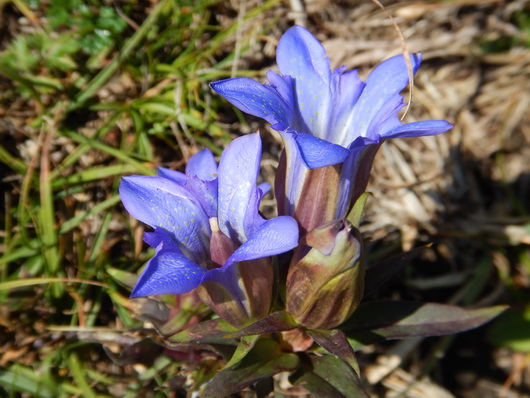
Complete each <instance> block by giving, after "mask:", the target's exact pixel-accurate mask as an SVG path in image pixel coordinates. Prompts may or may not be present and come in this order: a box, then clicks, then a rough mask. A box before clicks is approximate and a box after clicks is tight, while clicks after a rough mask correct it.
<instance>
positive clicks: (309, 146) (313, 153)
mask: <svg viewBox="0 0 530 398" xmlns="http://www.w3.org/2000/svg"><path fill="white" fill-rule="evenodd" d="M293 135H294V139H295V140H296V143H297V145H298V148H299V149H300V154H301V156H302V159H303V160H304V162H305V164H306V165H307V167H309V168H310V169H317V168H319V167H325V166H331V165H334V164H338V163H342V162H344V160H346V158H347V157H348V155H349V153H350V152H349V151H348V150H347V149H346V148H344V147H342V146H340V145H335V144H332V143H331V142H328V141H325V140H321V139H320V138H317V137H314V136H312V135H310V134H303V133H293Z"/></svg>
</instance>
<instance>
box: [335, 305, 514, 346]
mask: <svg viewBox="0 0 530 398" xmlns="http://www.w3.org/2000/svg"><path fill="white" fill-rule="evenodd" d="M506 308H507V307H506V306H502V305H499V306H495V307H487V308H479V309H465V308H461V307H456V306H451V305H446V304H436V303H416V302H407V301H388V302H372V303H366V304H363V305H361V306H360V307H359V308H358V309H357V311H355V312H354V313H353V315H352V316H351V317H350V319H348V321H347V322H346V323H344V324H343V325H342V327H341V329H342V330H344V331H345V332H346V334H347V335H348V337H350V338H353V339H355V340H356V341H358V342H360V343H362V344H365V345H366V344H371V343H374V342H377V341H381V340H393V339H404V338H411V337H429V336H441V335H445V334H453V333H458V332H463V331H466V330H469V329H473V328H476V327H478V326H481V325H483V324H484V323H486V322H488V321H490V320H491V319H493V318H495V317H496V316H497V315H499V314H500V313H502V312H503V311H504V310H505V309H506Z"/></svg>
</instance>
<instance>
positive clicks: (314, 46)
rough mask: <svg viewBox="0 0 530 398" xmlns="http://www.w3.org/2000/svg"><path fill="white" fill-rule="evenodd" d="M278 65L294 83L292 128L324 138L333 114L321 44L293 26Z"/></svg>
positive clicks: (282, 43)
mask: <svg viewBox="0 0 530 398" xmlns="http://www.w3.org/2000/svg"><path fill="white" fill-rule="evenodd" d="M276 61H277V62H278V67H279V68H280V72H281V73H282V75H290V76H291V78H293V79H294V85H295V86H294V95H295V104H294V110H295V113H294V114H293V119H292V123H290V127H291V128H292V129H294V130H296V131H300V132H303V133H308V134H313V135H315V136H317V137H320V138H323V139H324V138H325V137H326V136H327V133H328V127H329V122H330V119H331V113H332V111H333V108H332V103H331V87H330V82H331V68H330V65H329V59H328V58H327V56H326V52H325V50H324V47H322V44H320V42H319V41H318V40H317V39H316V38H315V37H314V36H313V35H312V34H311V33H310V32H309V31H308V30H307V29H305V28H303V27H301V26H293V27H292V28H290V29H289V30H288V31H287V32H285V34H284V35H283V36H282V37H281V39H280V41H279V43H278V48H277V50H276Z"/></svg>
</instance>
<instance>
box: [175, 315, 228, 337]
mask: <svg viewBox="0 0 530 398" xmlns="http://www.w3.org/2000/svg"><path fill="white" fill-rule="evenodd" d="M236 331H237V329H236V328H234V327H233V326H231V325H230V324H228V323H227V322H225V321H223V320H222V319H219V318H217V319H211V320H209V321H205V322H201V323H199V324H197V325H194V326H192V327H189V328H188V329H186V330H183V331H182V332H180V333H178V334H175V335H173V336H170V337H167V336H166V340H167V341H168V342H170V343H187V342H190V341H194V342H201V343H210V342H211V343H218V342H219V341H223V340H224V341H227V340H228V339H229V338H233V336H234V332H236Z"/></svg>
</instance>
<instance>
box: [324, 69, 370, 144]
mask: <svg viewBox="0 0 530 398" xmlns="http://www.w3.org/2000/svg"><path fill="white" fill-rule="evenodd" d="M343 69H344V68H337V69H335V71H334V72H333V76H332V78H333V83H332V84H333V87H334V89H333V119H332V121H331V125H330V126H329V130H328V132H327V134H326V136H325V139H326V140H327V141H330V142H333V143H335V144H339V145H342V146H344V147H347V146H348V145H349V144H350V143H351V142H352V139H351V137H352V134H355V132H353V131H348V130H346V127H347V126H346V123H347V121H348V116H349V115H350V114H351V112H352V111H353V106H354V105H355V103H356V102H357V99H358V98H359V96H360V95H361V93H362V91H363V89H364V87H365V84H364V82H363V81H362V80H361V79H360V78H359V74H358V73H357V70H352V71H349V72H346V73H343Z"/></svg>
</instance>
